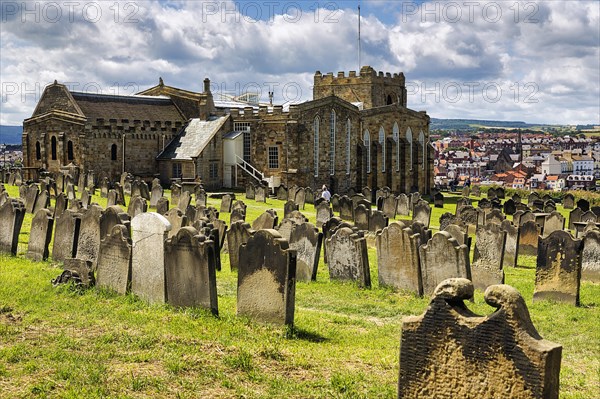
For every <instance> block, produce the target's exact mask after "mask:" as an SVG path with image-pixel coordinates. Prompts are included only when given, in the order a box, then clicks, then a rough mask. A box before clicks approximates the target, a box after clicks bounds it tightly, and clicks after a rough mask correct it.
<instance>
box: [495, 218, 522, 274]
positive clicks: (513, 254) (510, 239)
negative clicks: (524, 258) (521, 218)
mask: <svg viewBox="0 0 600 399" xmlns="http://www.w3.org/2000/svg"><path fill="white" fill-rule="evenodd" d="M500 227H501V228H502V230H503V231H505V232H506V245H505V246H504V261H503V263H502V266H503V267H517V259H518V257H519V234H520V230H519V228H518V227H517V226H515V225H513V224H512V223H511V221H510V220H505V221H503V222H502V224H501V225H500Z"/></svg>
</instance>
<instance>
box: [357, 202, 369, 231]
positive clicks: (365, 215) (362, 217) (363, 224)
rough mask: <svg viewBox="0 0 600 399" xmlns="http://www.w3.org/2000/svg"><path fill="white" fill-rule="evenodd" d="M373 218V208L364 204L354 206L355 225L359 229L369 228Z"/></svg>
mask: <svg viewBox="0 0 600 399" xmlns="http://www.w3.org/2000/svg"><path fill="white" fill-rule="evenodd" d="M370 219H371V209H370V208H366V207H365V206H364V205H363V204H360V205H358V206H357V207H356V208H354V225H355V226H356V228H358V229H359V230H369V221H370Z"/></svg>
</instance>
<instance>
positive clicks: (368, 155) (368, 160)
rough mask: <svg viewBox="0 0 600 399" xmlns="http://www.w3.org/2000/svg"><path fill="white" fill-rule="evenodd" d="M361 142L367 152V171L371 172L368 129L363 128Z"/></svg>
mask: <svg viewBox="0 0 600 399" xmlns="http://www.w3.org/2000/svg"><path fill="white" fill-rule="evenodd" d="M363 144H364V146H365V152H366V153H367V173H371V135H370V134H369V130H368V129H367V130H365V134H364V135H363Z"/></svg>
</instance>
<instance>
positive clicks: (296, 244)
mask: <svg viewBox="0 0 600 399" xmlns="http://www.w3.org/2000/svg"><path fill="white" fill-rule="evenodd" d="M322 241H323V234H322V233H321V232H319V229H317V228H316V227H315V225H313V224H312V223H308V222H305V223H301V224H298V225H296V226H295V227H294V228H293V229H292V231H291V234H290V239H289V244H290V249H291V250H294V251H296V279H297V280H298V281H311V280H316V279H317V266H318V265H319V257H320V254H321V244H322Z"/></svg>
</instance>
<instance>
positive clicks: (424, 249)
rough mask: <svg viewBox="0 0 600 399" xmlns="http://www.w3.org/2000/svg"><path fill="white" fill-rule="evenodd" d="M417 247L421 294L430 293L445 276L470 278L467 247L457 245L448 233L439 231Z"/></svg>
mask: <svg viewBox="0 0 600 399" xmlns="http://www.w3.org/2000/svg"><path fill="white" fill-rule="evenodd" d="M422 242H423V243H424V244H423V245H421V247H420V248H419V258H420V259H421V276H422V280H423V295H431V294H432V293H433V291H434V290H435V287H437V286H438V284H439V283H441V282H442V281H444V280H445V279H447V278H453V277H462V278H467V279H471V267H470V266H471V265H470V263H469V249H468V248H467V246H466V245H459V244H458V242H457V241H456V240H455V239H454V238H452V236H451V235H450V233H448V232H446V231H439V232H437V233H435V234H434V235H433V237H431V239H430V240H429V241H427V242H426V243H425V241H422Z"/></svg>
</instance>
